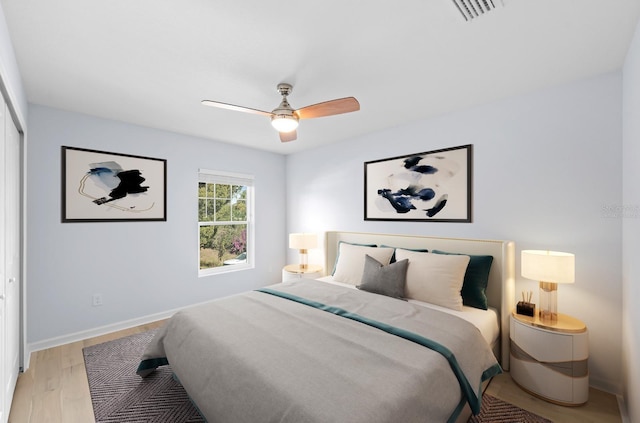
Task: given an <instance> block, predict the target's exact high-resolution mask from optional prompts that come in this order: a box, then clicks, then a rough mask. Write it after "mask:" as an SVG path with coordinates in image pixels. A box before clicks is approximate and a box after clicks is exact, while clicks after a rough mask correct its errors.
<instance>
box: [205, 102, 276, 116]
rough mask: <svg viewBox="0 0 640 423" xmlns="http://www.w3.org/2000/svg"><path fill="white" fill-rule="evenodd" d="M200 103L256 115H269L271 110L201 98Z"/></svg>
mask: <svg viewBox="0 0 640 423" xmlns="http://www.w3.org/2000/svg"><path fill="white" fill-rule="evenodd" d="M201 103H202V104H203V105H205V106H211V107H219V108H221V109H227V110H235V111H236V112H245V113H253V114H256V115H265V116H271V115H272V113H271V112H265V111H264V110H258V109H252V108H250V107H243V106H236V105H235V104H228V103H221V102H219V101H213V100H202V101H201Z"/></svg>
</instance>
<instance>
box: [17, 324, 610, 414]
mask: <svg viewBox="0 0 640 423" xmlns="http://www.w3.org/2000/svg"><path fill="white" fill-rule="evenodd" d="M161 324H162V322H156V323H152V324H148V325H143V326H138V327H135V328H132V329H127V330H123V331H119V332H115V333H112V334H109V335H104V336H99V337H96V338H91V339H87V340H84V341H78V342H74V343H71V344H66V345H62V346H59V347H55V348H50V349H47V350H42V351H38V352H36V353H34V354H33V355H32V357H31V366H30V367H29V369H28V370H27V371H26V372H25V373H23V374H21V375H20V377H19V378H18V384H17V386H16V392H15V395H14V397H13V404H12V406H11V414H10V415H9V422H10V423H91V422H94V418H93V408H92V406H91V396H90V394H89V384H88V382H87V375H86V372H85V367H84V358H83V355H82V348H84V347H87V346H90V345H95V344H99V343H101V342H106V341H110V340H112V339H117V338H120V337H123V336H127V335H132V334H134V333H140V332H144V331H146V330H149V329H152V328H155V327H157V326H160V325H161ZM487 392H488V393H489V394H491V395H493V396H495V397H498V398H501V399H503V400H504V401H507V402H510V403H512V404H515V405H517V406H519V407H522V408H524V409H526V410H529V411H531V412H533V413H536V414H538V415H540V416H543V417H546V418H548V419H550V420H553V421H554V422H555V423H565V422H567V423H573V422H576V423H589V422H594V423H596V422H597V423H609V422H621V421H622V420H621V417H620V413H619V411H618V404H617V401H616V398H615V396H613V395H610V394H607V393H605V392H602V391H598V390H596V389H593V388H592V389H591V390H590V391H589V402H588V403H587V404H586V405H584V406H581V407H562V406H558V405H554V404H550V403H548V402H546V401H543V400H541V399H538V398H535V397H533V396H531V395H529V394H527V393H526V392H524V391H523V390H521V389H520V388H518V387H517V386H516V385H515V384H514V382H513V381H512V380H511V377H510V376H509V374H508V373H506V374H502V375H500V376H497V377H495V378H494V379H493V380H492V381H491V384H490V385H489V388H488V389H487Z"/></svg>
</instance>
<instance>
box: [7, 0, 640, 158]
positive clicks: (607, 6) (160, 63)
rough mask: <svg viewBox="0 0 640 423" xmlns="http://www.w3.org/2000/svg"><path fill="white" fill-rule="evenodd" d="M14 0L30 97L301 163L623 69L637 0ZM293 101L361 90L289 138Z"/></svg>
mask: <svg viewBox="0 0 640 423" xmlns="http://www.w3.org/2000/svg"><path fill="white" fill-rule="evenodd" d="M493 1H494V2H495V3H496V5H497V6H499V7H497V8H496V9H495V10H493V11H491V12H490V13H487V14H485V15H482V16H480V17H479V18H477V19H474V20H472V21H470V22H466V21H465V20H464V18H463V17H462V15H461V14H460V12H459V11H458V9H457V8H456V6H455V5H454V3H453V2H452V0H428V1H425V0H398V1H393V2H392V1H389V0H323V1H321V2H320V1H317V2H311V1H289V2H286V3H284V2H267V1H260V0H182V1H179V0H106V1H105V0H100V1H97V0H56V1H51V0H0V2H1V4H2V8H3V10H4V13H5V15H6V20H7V24H8V26H9V31H10V34H11V39H12V42H13V45H14V48H15V52H16V57H17V61H18V66H19V68H20V72H21V75H22V78H23V83H24V86H25V89H26V92H27V97H28V100H29V102H31V103H37V104H41V105H46V106H51V107H55V108H59V109H63V110H70V111H75V112H81V113H86V114H89V115H95V116H99V117H104V118H109V119H116V120H120V121H124V122H130V123H134V124H139V125H144V126H148V127H153V128H159V129H163V130H168V131H174V132H179V133H184V134H189V135H195V136H198V137H204V138H209V139H213V140H218V141H223V142H229V143H237V144H242V145H246V146H249V147H254V148H259V149H263V150H269V151H273V152H277V153H282V154H290V153H293V152H297V151H301V150H303V149H307V148H312V147H317V146H319V145H322V144H327V143H333V142H339V141H340V140H344V139H347V138H352V137H357V136H360V135H363V134H366V133H369V132H372V131H377V130H381V129H384V128H390V127H394V126H397V125H401V124H404V123H407V122H411V121H416V120H420V119H425V118H428V117H431V116H435V115H438V114H442V113H447V112H450V111H453V110H457V109H461V108H466V107H470V106H473V105H477V104H481V103H486V102H489V101H493V100H496V99H500V98H504V97H508V96H513V95H517V94H521V93H525V92H528V91H532V90H536V89H539V88H542V87H546V86H551V85H554V84H559V83H563V82H567V81H570V80H574V79H578V78H583V77H588V76H593V75H597V74H601V73H604V72H609V71H613V70H616V69H620V68H621V66H622V64H623V62H624V58H625V55H626V52H627V49H628V47H629V43H630V40H631V38H632V36H633V31H634V29H635V26H636V23H637V22H638V17H639V15H640V1H639V0H606V1H603V0H504V1H503V0H493ZM280 82H289V83H291V84H293V86H294V89H293V93H292V94H291V95H290V96H289V101H290V103H291V105H292V106H293V107H294V108H300V107H303V106H306V105H310V104H315V103H318V102H322V101H326V100H330V99H334V98H339V97H346V96H354V97H356V98H357V99H358V100H359V101H360V105H361V110H360V111H358V112H355V113H349V114H344V115H339V116H332V117H324V118H319V119H311V120H304V121H302V122H301V124H300V128H299V129H298V140H297V141H294V142H290V143H286V144H283V143H281V142H280V141H279V139H278V135H277V133H276V132H275V130H273V129H272V128H271V125H270V123H269V119H268V117H264V116H258V115H252V114H245V113H239V112H233V111H228V110H223V109H216V108H211V107H205V106H202V105H201V104H200V100H202V99H210V100H217V101H222V102H227V103H232V104H237V105H241V106H247V107H251V108H256V109H261V110H267V111H270V110H272V109H273V108H275V107H276V106H277V105H278V103H279V101H280V96H279V94H278V93H277V92H276V85H277V84H278V83H280Z"/></svg>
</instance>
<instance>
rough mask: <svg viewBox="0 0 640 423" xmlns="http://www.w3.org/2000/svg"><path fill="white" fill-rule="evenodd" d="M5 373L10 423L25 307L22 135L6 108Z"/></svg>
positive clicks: (4, 388)
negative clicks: (22, 256) (22, 267)
mask: <svg viewBox="0 0 640 423" xmlns="http://www.w3.org/2000/svg"><path fill="white" fill-rule="evenodd" d="M3 114H4V164H5V166H4V192H5V195H4V202H5V207H4V244H5V248H4V272H5V275H4V300H3V302H4V360H3V361H2V363H4V369H3V370H4V371H3V372H2V373H3V376H2V380H3V392H2V394H3V395H2V396H3V401H2V402H3V411H4V412H3V417H2V419H1V420H0V421H1V422H6V421H7V418H8V414H9V410H10V407H11V401H12V399H13V391H14V390H15V386H16V381H17V379H18V373H19V371H20V304H21V294H20V293H21V289H20V283H21V274H20V271H21V244H22V242H21V239H20V234H21V227H22V218H21V190H20V186H21V176H20V175H21V157H20V156H21V154H20V134H19V133H18V130H17V129H16V127H15V125H14V124H13V120H12V118H11V115H10V114H9V112H8V109H7V107H6V105H4V113H3Z"/></svg>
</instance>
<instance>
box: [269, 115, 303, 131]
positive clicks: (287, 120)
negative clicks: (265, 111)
mask: <svg viewBox="0 0 640 423" xmlns="http://www.w3.org/2000/svg"><path fill="white" fill-rule="evenodd" d="M271 126H273V127H274V128H276V131H278V132H291V131H294V130H295V129H296V128H297V127H298V119H297V118H296V117H294V116H287V115H275V116H273V117H272V118H271Z"/></svg>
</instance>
